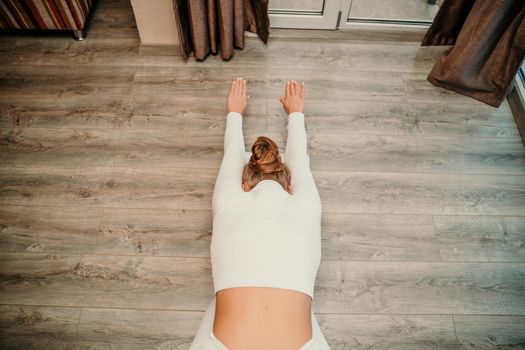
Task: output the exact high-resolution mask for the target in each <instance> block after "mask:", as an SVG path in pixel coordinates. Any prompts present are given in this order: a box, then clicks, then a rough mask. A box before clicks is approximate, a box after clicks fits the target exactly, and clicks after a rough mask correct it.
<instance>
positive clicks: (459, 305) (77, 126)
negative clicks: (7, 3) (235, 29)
mask: <svg viewBox="0 0 525 350" xmlns="http://www.w3.org/2000/svg"><path fill="white" fill-rule="evenodd" d="M424 34H425V30H424V29H421V28H414V29H412V28H404V29H402V30H399V31H387V30H385V29H384V28H376V27H372V26H369V27H367V28H364V27H361V28H355V29H352V30H349V31H323V30H286V29H272V30H271V36H270V40H269V42H268V45H264V44H263V43H262V42H261V41H260V39H258V38H257V37H256V36H255V35H254V34H252V33H249V32H247V33H246V42H245V44H246V46H245V48H244V50H237V51H236V54H235V58H234V59H232V60H230V61H223V60H222V59H221V58H220V56H218V55H217V56H213V55H212V56H210V57H208V58H207V60H205V61H203V62H196V61H194V60H193V59H191V58H190V60H188V61H184V60H183V59H182V57H181V55H180V50H179V48H178V47H175V46H141V45H140V44H139V37H138V33H137V30H136V23H135V20H134V17H133V11H132V8H131V4H130V2H129V0H116V1H110V0H100V1H98V3H97V5H96V8H95V10H94V11H93V13H92V17H91V19H90V21H89V22H88V37H87V39H86V40H85V41H83V42H74V41H73V40H72V39H71V37H70V34H69V33H66V34H48V33H44V34H15V35H1V36H0V61H2V63H3V65H1V66H0V286H1V287H0V348H1V349H4V348H5V349H17V350H18V349H44V350H47V349H75V350H81V349H82V350H87V349H112V350H115V349H122V350H130V349H131V350H135V349H168V348H169V349H180V350H183V349H187V348H189V345H190V343H191V341H192V339H193V336H194V335H195V332H196V330H197V327H198V325H199V322H200V320H201V317H202V314H203V311H204V309H205V307H207V306H208V305H209V302H210V300H211V297H212V295H213V288H212V286H213V285H212V274H211V265H210V256H209V254H210V251H209V244H210V240H211V234H212V215H211V195H212V191H213V185H214V182H215V179H216V176H217V172H218V166H219V162H220V159H221V155H222V136H223V133H224V127H225V118H224V117H225V115H226V95H227V93H228V89H229V87H230V84H231V81H232V80H233V79H234V78H236V77H238V76H243V77H245V78H246V79H247V80H248V89H249V94H250V96H251V97H250V100H249V104H248V108H247V109H246V111H245V113H244V117H245V118H244V120H243V129H244V134H245V145H246V147H247V148H248V147H249V146H250V145H251V143H252V142H253V139H254V138H255V136H258V135H268V136H271V137H273V138H274V139H275V140H276V141H277V142H278V144H279V146H280V147H281V148H284V146H285V139H286V113H285V112H284V111H283V109H282V106H281V103H280V102H279V101H278V97H279V96H281V95H282V94H283V88H284V83H285V82H286V81H287V80H289V79H295V80H298V81H304V82H306V103H305V115H306V128H307V135H308V140H309V152H310V157H311V165H312V168H313V169H314V177H315V178H316V181H317V186H318V189H319V192H320V195H321V198H322V205H323V210H324V211H323V220H322V241H321V244H322V247H321V248H322V260H321V266H320V270H319V273H318V275H317V279H316V287H315V298H314V301H313V308H314V311H315V312H316V313H317V318H318V320H319V324H320V326H321V328H322V330H323V333H324V334H325V336H326V338H327V340H328V342H329V344H330V346H331V348H332V349H334V350H335V349H338V350H343V349H360V350H364V349H366V350H373V349H396V350H397V349H399V350H401V349H402V350H405V349H414V350H416V349H417V350H420V349H423V350H426V349H433V350H438V349H439V350H443V349H447V350H456V349H465V350H467V349H469V350H473V349H519V348H523V347H524V346H523V334H524V329H523V324H524V321H523V315H525V292H524V291H525V285H524V281H525V275H524V271H525V268H524V267H525V266H524V264H525V260H524V259H525V254H524V249H523V246H524V244H523V242H524V241H525V237H524V234H523V233H524V232H525V170H524V169H525V164H524V156H523V155H524V150H523V148H520V144H519V141H520V135H519V132H518V129H517V128H516V122H515V121H514V119H513V116H512V113H511V112H512V111H511V108H510V105H509V103H507V102H506V101H505V102H504V103H503V104H502V105H501V107H500V108H493V107H490V106H486V105H484V104H482V103H480V102H478V101H475V100H472V99H470V98H467V97H465V96H461V95H458V94H456V93H453V92H450V91H448V90H444V89H440V88H437V87H435V86H433V85H432V84H430V83H429V82H428V81H427V80H426V75H427V74H428V71H429V70H430V69H431V67H432V65H433V63H434V62H435V61H436V60H437V58H438V57H439V55H440V54H441V52H442V51H443V50H446V49H447V47H421V46H420V42H421V39H422V37H423V36H424ZM513 106H514V105H513Z"/></svg>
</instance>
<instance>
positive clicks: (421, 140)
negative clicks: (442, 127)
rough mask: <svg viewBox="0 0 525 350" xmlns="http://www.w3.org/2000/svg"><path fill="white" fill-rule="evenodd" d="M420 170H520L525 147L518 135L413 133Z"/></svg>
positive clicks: (524, 160) (523, 165)
mask: <svg viewBox="0 0 525 350" xmlns="http://www.w3.org/2000/svg"><path fill="white" fill-rule="evenodd" d="M417 146H418V149H419V153H420V155H419V156H420V157H419V159H420V160H421V168H422V170H423V172H429V173H466V174H524V173H525V149H524V148H523V143H522V142H521V140H519V139H509V140H506V139H504V140H502V139H493V138H484V139H474V140H473V139H470V138H467V139H460V138H451V137H432V138H430V137H417Z"/></svg>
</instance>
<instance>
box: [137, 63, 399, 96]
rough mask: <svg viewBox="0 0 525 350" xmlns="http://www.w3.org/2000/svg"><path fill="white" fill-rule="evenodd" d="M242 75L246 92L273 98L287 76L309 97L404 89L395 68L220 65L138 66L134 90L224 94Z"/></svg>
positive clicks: (388, 92)
mask: <svg viewBox="0 0 525 350" xmlns="http://www.w3.org/2000/svg"><path fill="white" fill-rule="evenodd" d="M238 76H242V77H244V78H245V79H246V80H247V81H248V86H249V87H248V89H250V96H253V97H268V96H275V98H277V97H278V96H279V95H281V94H282V93H283V91H284V89H283V86H284V84H285V82H286V81H287V80H290V79H299V77H300V81H304V82H305V84H306V85H307V86H309V87H310V90H309V91H310V93H309V95H308V96H309V99H311V100H319V99H321V100H326V99H327V96H330V99H331V100H338V99H342V100H349V99H350V100H400V99H403V98H404V95H405V91H404V88H403V83H402V79H401V73H398V72H361V71H351V72H349V73H348V75H345V74H341V73H340V72H337V71H333V70H326V69H319V68H318V69H290V68H288V69H278V68H271V67H268V68H264V69H263V68H258V69H254V68H230V67H229V68H223V67H217V68H214V69H204V68H194V67H187V68H185V69H180V67H158V66H157V67H156V66H139V67H138V68H137V73H136V75H135V85H134V94H144V93H146V92H148V93H150V94H157V93H170V94H172V95H175V94H176V95H178V96H179V97H182V96H191V95H193V96H194V95H195V94H196V93H200V94H203V95H219V96H226V95H227V91H228V89H229V86H230V84H231V81H232V80H233V79H234V78H236V77H238Z"/></svg>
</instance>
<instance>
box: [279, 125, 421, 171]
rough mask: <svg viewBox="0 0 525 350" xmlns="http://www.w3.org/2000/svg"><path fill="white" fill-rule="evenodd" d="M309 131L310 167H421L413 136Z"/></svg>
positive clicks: (406, 169) (335, 168) (373, 169)
mask: <svg viewBox="0 0 525 350" xmlns="http://www.w3.org/2000/svg"><path fill="white" fill-rule="evenodd" d="M312 134H313V133H311V132H310V133H309V136H308V144H309V155H310V162H311V163H310V166H311V169H312V170H332V171H385V172H400V173H403V172H407V171H408V172H420V171H421V160H420V157H419V153H418V149H417V144H416V139H415V138H414V137H411V136H374V135H364V136H362V135H352V136H351V137H348V136H347V135H341V134H333V135H330V134H321V135H316V134H313V135H312ZM283 143H284V142H283Z"/></svg>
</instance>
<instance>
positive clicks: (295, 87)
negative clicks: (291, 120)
mask: <svg viewBox="0 0 525 350" xmlns="http://www.w3.org/2000/svg"><path fill="white" fill-rule="evenodd" d="M279 101H281V103H282V104H283V108H284V110H285V111H286V113H288V114H290V113H293V112H303V109H304V82H302V83H301V85H299V84H297V82H296V81H295V80H291V81H288V82H287V83H286V86H285V87H284V96H279Z"/></svg>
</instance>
